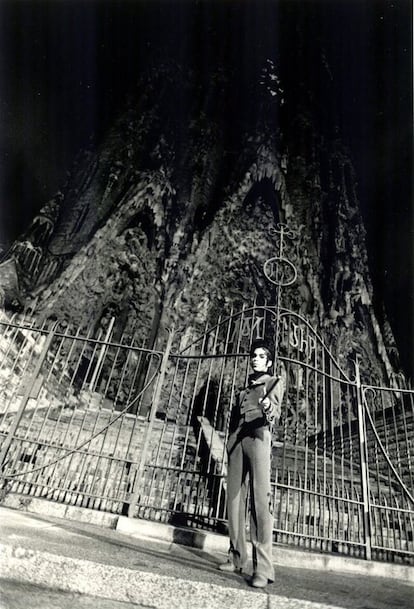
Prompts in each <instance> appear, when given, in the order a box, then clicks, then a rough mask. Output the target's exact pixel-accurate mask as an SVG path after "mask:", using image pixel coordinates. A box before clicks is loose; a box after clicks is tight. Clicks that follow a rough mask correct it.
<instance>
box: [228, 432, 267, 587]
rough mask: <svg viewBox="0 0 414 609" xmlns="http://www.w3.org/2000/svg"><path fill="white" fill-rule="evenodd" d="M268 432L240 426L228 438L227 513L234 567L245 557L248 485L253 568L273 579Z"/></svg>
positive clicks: (256, 571) (241, 562) (246, 558)
mask: <svg viewBox="0 0 414 609" xmlns="http://www.w3.org/2000/svg"><path fill="white" fill-rule="evenodd" d="M270 460H271V434H270V430H269V428H268V427H259V428H257V429H255V430H254V432H253V433H252V435H244V434H243V428H242V429H238V430H237V431H236V432H234V433H233V434H231V436H230V437H229V442H228V474H227V514H228V523H229V535H230V553H231V554H232V559H233V562H234V565H235V567H236V568H243V567H245V566H246V563H247V561H248V551H247V541H246V522H245V515H246V497H247V490H248V488H250V540H251V543H252V546H253V572H254V573H255V574H258V575H262V576H263V577H267V578H268V579H269V580H271V581H274V570H273V562H272V528H273V514H272V503H271V501H272V493H271V487H270V464H271V463H270Z"/></svg>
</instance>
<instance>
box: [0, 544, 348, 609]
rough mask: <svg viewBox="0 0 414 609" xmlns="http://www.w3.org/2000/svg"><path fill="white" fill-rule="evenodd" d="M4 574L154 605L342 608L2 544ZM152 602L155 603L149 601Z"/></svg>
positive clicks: (180, 608) (169, 608) (165, 608)
mask: <svg viewBox="0 0 414 609" xmlns="http://www.w3.org/2000/svg"><path fill="white" fill-rule="evenodd" d="M0 553H1V556H2V566H1V569H2V577H3V578H5V579H9V580H15V581H19V582H21V581H25V582H27V583H31V584H35V585H40V586H45V587H47V588H49V589H54V590H64V591H70V592H76V593H79V594H88V595H89V596H95V597H99V598H106V599H111V600H115V601H123V602H128V603H135V604H137V605H145V606H150V607H151V608H153V609H176V608H177V609H190V608H191V609H206V608H207V607H208V608H209V609H224V608H225V609H251V607H252V606H254V608H255V609H298V608H299V607H300V608H303V609H341V607H338V606H337V605H336V606H335V607H333V606H332V605H324V604H320V603H314V602H312V601H306V600H298V599H293V598H288V597H285V596H279V595H273V594H272V595H270V594H268V593H266V592H262V591H250V590H238V589H236V588H227V587H225V586H221V585H217V584H207V583H204V582H194V581H188V580H186V579H181V578H175V577H169V576H165V575H158V574H154V573H151V572H147V571H135V570H134V571H133V570H130V569H126V568H123V567H113V566H110V565H103V564H97V563H94V562H91V561H87V560H82V559H75V558H68V557H63V556H58V555H56V554H51V553H49V552H39V551H34V550H29V549H27V548H23V547H12V546H8V545H4V544H0ZM149 602H150V605H149V604H148V603H149Z"/></svg>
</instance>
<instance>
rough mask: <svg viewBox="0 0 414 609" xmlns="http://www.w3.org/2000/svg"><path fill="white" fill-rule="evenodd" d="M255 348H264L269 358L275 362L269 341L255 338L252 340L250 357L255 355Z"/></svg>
mask: <svg viewBox="0 0 414 609" xmlns="http://www.w3.org/2000/svg"><path fill="white" fill-rule="evenodd" d="M255 349H263V350H264V351H265V352H266V354H267V358H268V359H269V360H270V361H272V362H274V355H273V350H272V349H271V347H270V345H269V343H267V342H266V341H265V340H254V341H253V342H252V344H251V347H250V351H249V355H250V357H252V356H253V354H254V352H255Z"/></svg>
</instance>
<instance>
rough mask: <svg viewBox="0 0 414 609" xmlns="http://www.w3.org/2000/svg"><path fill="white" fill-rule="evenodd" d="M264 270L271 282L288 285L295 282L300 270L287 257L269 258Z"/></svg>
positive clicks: (282, 285)
mask: <svg viewBox="0 0 414 609" xmlns="http://www.w3.org/2000/svg"><path fill="white" fill-rule="evenodd" d="M263 272H264V274H265V276H266V279H268V280H269V281H270V282H271V283H273V284H274V285H276V286H281V287H286V286H288V285H292V284H293V283H295V281H296V279H297V276H298V272H297V270H296V267H295V265H294V264H292V262H290V260H288V259H287V258H280V257H275V258H269V260H266V262H265V263H264V265H263Z"/></svg>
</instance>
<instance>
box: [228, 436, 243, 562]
mask: <svg viewBox="0 0 414 609" xmlns="http://www.w3.org/2000/svg"><path fill="white" fill-rule="evenodd" d="M246 497H247V467H246V462H245V458H244V456H243V450H242V445H241V442H237V443H236V444H235V445H234V446H232V449H231V451H230V452H229V455H228V466H227V517H228V524H229V537H230V553H231V556H232V560H233V563H234V566H235V567H236V568H237V569H242V568H243V567H245V566H246V563H247V560H248V556H247V540H246Z"/></svg>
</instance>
